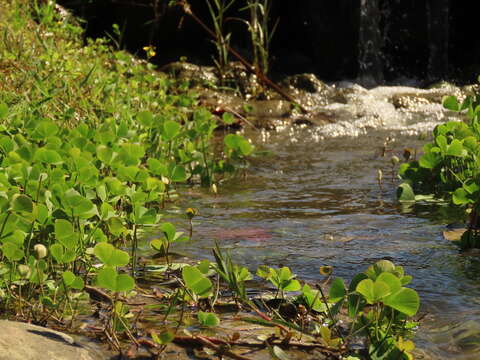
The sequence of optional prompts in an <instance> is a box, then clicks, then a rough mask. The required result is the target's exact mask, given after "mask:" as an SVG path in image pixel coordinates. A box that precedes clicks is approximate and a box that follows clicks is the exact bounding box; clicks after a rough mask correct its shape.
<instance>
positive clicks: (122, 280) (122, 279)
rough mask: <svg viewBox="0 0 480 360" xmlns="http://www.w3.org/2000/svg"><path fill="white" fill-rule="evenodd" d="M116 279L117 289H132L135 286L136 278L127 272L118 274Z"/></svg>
mask: <svg viewBox="0 0 480 360" xmlns="http://www.w3.org/2000/svg"><path fill="white" fill-rule="evenodd" d="M116 281H117V285H116V289H115V291H130V290H132V289H133V288H134V287H135V280H133V278H132V277H131V276H130V275H127V274H120V275H118V276H117V279H116Z"/></svg>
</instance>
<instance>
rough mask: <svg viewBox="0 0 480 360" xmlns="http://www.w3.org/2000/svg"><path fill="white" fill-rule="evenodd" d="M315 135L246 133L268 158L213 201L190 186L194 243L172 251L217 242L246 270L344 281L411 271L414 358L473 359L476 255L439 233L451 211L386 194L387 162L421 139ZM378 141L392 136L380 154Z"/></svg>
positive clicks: (478, 327)
mask: <svg viewBox="0 0 480 360" xmlns="http://www.w3.org/2000/svg"><path fill="white" fill-rule="evenodd" d="M318 131H319V130H315V128H310V129H309V128H306V129H296V130H292V129H286V130H283V131H281V132H278V133H273V134H270V135H269V138H268V140H266V141H262V134H260V133H253V134H249V136H250V137H251V138H252V139H253V141H254V142H255V143H257V144H258V146H260V147H261V148H263V149H265V150H270V151H271V153H272V155H270V156H267V157H262V158H260V159H257V160H256V161H255V162H254V163H253V164H252V167H251V168H250V169H249V171H248V177H247V179H246V180H243V179H238V180H237V181H234V182H232V183H230V184H227V185H225V186H222V187H221V190H220V194H219V196H217V197H212V196H211V195H210V194H207V193H206V192H202V191H200V190H190V191H189V193H188V196H186V197H185V198H188V199H189V200H188V201H187V202H186V203H184V204H182V206H185V207H186V206H193V207H196V208H198V209H199V215H198V216H197V217H196V218H195V233H194V241H192V242H191V243H188V244H185V245H182V246H181V247H176V248H175V250H177V251H180V252H183V253H185V254H186V255H187V256H191V257H193V258H198V257H199V256H200V257H210V258H211V251H210V249H211V247H212V246H213V245H214V241H215V240H217V241H219V243H220V245H221V247H223V248H228V249H230V251H231V252H232V254H233V255H234V258H235V260H236V261H237V262H239V263H242V264H245V265H247V266H249V267H250V269H251V270H255V269H256V267H257V265H259V264H268V265H272V266H273V265H275V266H278V265H281V264H282V265H286V266H289V267H291V268H292V270H293V271H294V272H295V273H297V274H298V275H299V277H300V278H302V279H305V280H309V281H315V280H318V279H319V273H318V268H319V266H321V265H333V266H334V269H335V270H334V271H335V275H337V276H341V277H344V278H346V279H349V278H351V276H352V275H353V274H355V273H357V272H360V271H363V270H364V269H365V268H366V267H367V266H368V265H370V264H372V263H374V262H375V261H377V260H379V259H390V260H392V261H394V262H395V263H396V264H400V265H403V266H404V267H405V269H406V271H407V272H408V273H409V274H412V275H413V276H414V281H413V284H412V286H413V287H414V288H415V289H416V290H417V291H418V292H419V293H420V296H421V299H422V308H421V312H420V313H421V314H423V315H425V318H424V320H423V321H422V326H421V329H420V331H419V333H418V335H417V339H416V343H417V346H418V348H419V349H418V352H417V356H418V358H426V359H479V358H480V355H479V354H480V307H479V303H480V279H479V276H478V275H479V273H480V258H477V257H475V256H469V255H464V254H461V253H460V252H459V250H458V248H457V247H456V246H455V245H454V244H452V243H450V242H448V241H447V240H445V239H444V238H443V236H442V231H443V230H444V229H445V226H446V224H448V223H449V222H451V221H454V220H455V219H458V214H456V213H455V212H454V211H449V210H448V209H445V208H442V207H441V206H439V205H436V206H434V205H426V204H417V205H415V206H412V207H405V206H401V205H400V204H398V203H397V202H396V200H395V188H396V184H395V183H392V180H391V165H390V161H389V158H390V156H391V154H393V153H395V154H397V155H399V156H400V157H401V153H402V151H403V149H404V147H411V148H415V147H417V148H420V146H421V144H423V143H424V142H425V140H419V139H418V136H408V135H404V134H402V133H401V132H400V131H397V130H391V131H388V132H387V131H385V130H382V131H379V130H373V131H370V132H369V133H368V135H365V136H360V137H336V138H324V139H322V138H321V136H318ZM264 137H265V136H264V135H263V140H265V139H264ZM387 137H390V138H393V139H394V140H393V141H391V142H390V145H389V146H388V148H389V150H390V151H388V152H387V155H386V157H381V156H380V151H379V150H380V147H381V146H382V144H383V143H384V141H385V139H386V138H387ZM379 168H380V169H382V170H383V173H384V184H383V187H382V189H380V187H379V186H378V183H377V180H376V176H377V175H376V174H377V169H379ZM183 226H184V227H186V224H185V223H183Z"/></svg>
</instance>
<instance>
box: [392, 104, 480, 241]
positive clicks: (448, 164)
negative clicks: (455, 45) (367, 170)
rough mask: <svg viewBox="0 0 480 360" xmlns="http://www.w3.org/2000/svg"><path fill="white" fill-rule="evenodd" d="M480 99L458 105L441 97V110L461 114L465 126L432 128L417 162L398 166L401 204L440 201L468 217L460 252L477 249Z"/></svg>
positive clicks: (479, 185)
mask: <svg viewBox="0 0 480 360" xmlns="http://www.w3.org/2000/svg"><path fill="white" fill-rule="evenodd" d="M479 104H480V97H479V96H478V95H477V96H467V97H466V98H465V100H464V101H463V102H462V103H459V102H458V100H457V99H456V98H455V97H453V96H449V97H445V98H444V99H443V105H444V107H445V108H447V109H449V110H452V111H457V112H465V113H466V115H467V117H468V119H469V122H468V123H464V122H461V121H449V122H447V123H445V124H441V125H438V126H436V127H435V129H434V131H433V137H434V139H433V141H432V142H431V143H427V144H426V145H425V146H424V147H423V151H424V154H423V155H422V156H421V157H420V159H419V160H418V161H415V160H414V161H410V162H406V163H403V164H402V165H401V166H400V169H399V174H400V176H401V177H402V178H403V179H404V180H405V182H404V183H403V184H401V185H400V187H399V190H398V196H399V199H400V200H401V201H415V200H416V199H428V198H433V197H441V198H444V199H445V200H446V201H449V202H452V203H453V204H455V205H459V206H462V207H464V208H465V209H466V210H467V212H469V213H470V220H469V224H468V230H467V232H466V233H465V234H464V236H463V237H462V239H461V240H460V242H459V244H460V246H461V247H462V248H478V247H480V237H479V232H478V226H477V224H478V210H479V206H480V191H479V190H480V183H479V175H480V171H479V169H480V168H479V167H478V159H479V153H480V146H479V141H480V122H479V121H480V107H479V106H478V105H479Z"/></svg>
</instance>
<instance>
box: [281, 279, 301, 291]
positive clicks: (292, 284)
mask: <svg viewBox="0 0 480 360" xmlns="http://www.w3.org/2000/svg"><path fill="white" fill-rule="evenodd" d="M301 288H302V285H300V282H299V281H298V280H289V281H288V284H287V285H286V286H284V287H283V290H285V291H299V290H300V289H301Z"/></svg>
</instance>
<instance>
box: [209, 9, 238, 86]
mask: <svg viewBox="0 0 480 360" xmlns="http://www.w3.org/2000/svg"><path fill="white" fill-rule="evenodd" d="M235 1H236V0H207V6H208V10H209V12H210V17H211V18H212V21H213V27H214V30H215V36H216V38H215V46H216V48H217V53H218V55H217V59H215V60H214V62H215V64H216V66H217V69H218V72H219V74H220V79H221V82H222V83H223V80H224V78H225V74H226V73H227V70H228V53H229V50H228V48H229V44H230V38H231V35H232V34H231V33H226V31H225V16H226V13H227V11H228V10H229V9H230V8H231V7H232V5H233V4H234V3H235Z"/></svg>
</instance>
